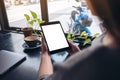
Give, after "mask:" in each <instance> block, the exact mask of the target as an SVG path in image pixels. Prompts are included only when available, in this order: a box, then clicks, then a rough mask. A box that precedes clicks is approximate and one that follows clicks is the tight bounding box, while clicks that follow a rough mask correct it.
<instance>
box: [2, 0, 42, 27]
mask: <svg viewBox="0 0 120 80" xmlns="http://www.w3.org/2000/svg"><path fill="white" fill-rule="evenodd" d="M4 3H5V7H6V12H7V17H8V21H9V25H10V27H19V28H23V27H27V21H26V19H25V17H24V14H29V15H30V10H32V11H34V12H36V13H37V15H38V16H39V18H40V19H41V16H40V15H41V12H40V11H41V10H40V0H4Z"/></svg>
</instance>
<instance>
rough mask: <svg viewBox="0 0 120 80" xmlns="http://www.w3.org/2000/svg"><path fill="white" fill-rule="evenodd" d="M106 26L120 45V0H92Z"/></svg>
mask: <svg viewBox="0 0 120 80" xmlns="http://www.w3.org/2000/svg"><path fill="white" fill-rule="evenodd" d="M90 2H91V4H92V6H93V8H94V10H95V12H96V13H97V15H98V16H99V17H100V18H101V19H102V20H103V24H104V27H105V28H106V29H107V31H108V32H109V33H110V34H111V35H112V36H113V37H114V38H115V40H116V42H117V43H118V45H120V35H119V34H120V0H90Z"/></svg>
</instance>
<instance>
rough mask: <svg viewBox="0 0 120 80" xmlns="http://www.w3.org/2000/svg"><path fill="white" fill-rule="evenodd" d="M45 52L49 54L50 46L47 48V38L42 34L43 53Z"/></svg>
mask: <svg viewBox="0 0 120 80" xmlns="http://www.w3.org/2000/svg"><path fill="white" fill-rule="evenodd" d="M43 54H48V48H47V45H46V43H45V39H44V37H43V36H42V55H43Z"/></svg>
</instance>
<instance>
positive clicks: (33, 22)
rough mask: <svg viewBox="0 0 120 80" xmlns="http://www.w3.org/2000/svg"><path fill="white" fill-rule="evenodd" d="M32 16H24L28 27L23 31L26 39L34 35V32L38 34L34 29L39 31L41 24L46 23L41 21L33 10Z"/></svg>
mask: <svg viewBox="0 0 120 80" xmlns="http://www.w3.org/2000/svg"><path fill="white" fill-rule="evenodd" d="M30 15H31V16H30ZM30 15H29V14H24V16H25V19H26V21H27V27H26V28H23V29H22V31H23V33H24V35H25V37H26V36H30V35H32V33H33V32H34V33H36V34H37V32H36V31H35V30H33V27H34V29H38V28H39V25H40V24H41V23H44V22H45V21H42V20H40V18H39V17H38V15H37V14H36V12H34V11H32V10H30Z"/></svg>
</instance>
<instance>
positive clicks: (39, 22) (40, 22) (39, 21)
mask: <svg viewBox="0 0 120 80" xmlns="http://www.w3.org/2000/svg"><path fill="white" fill-rule="evenodd" d="M37 21H38V24H42V23H45V21H41V20H40V19H37Z"/></svg>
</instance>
